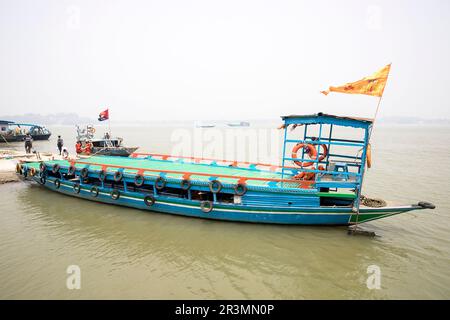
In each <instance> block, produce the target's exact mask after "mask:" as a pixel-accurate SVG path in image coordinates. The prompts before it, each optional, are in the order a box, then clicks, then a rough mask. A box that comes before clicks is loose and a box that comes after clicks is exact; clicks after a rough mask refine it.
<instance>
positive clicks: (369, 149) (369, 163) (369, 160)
mask: <svg viewBox="0 0 450 320" xmlns="http://www.w3.org/2000/svg"><path fill="white" fill-rule="evenodd" d="M366 162H367V168H370V167H372V147H371V146H370V143H369V144H368V145H367V149H366Z"/></svg>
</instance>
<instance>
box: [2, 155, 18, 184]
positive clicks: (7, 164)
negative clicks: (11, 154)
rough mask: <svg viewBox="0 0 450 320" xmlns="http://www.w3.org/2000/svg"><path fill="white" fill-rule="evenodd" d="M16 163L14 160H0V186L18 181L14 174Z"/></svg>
mask: <svg viewBox="0 0 450 320" xmlns="http://www.w3.org/2000/svg"><path fill="white" fill-rule="evenodd" d="M16 163H17V162H15V161H14V160H7V159H2V160H0V184H4V183H8V182H15V181H19V177H18V176H17V174H16V172H15V170H16Z"/></svg>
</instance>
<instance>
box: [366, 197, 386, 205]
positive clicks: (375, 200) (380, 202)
mask: <svg viewBox="0 0 450 320" xmlns="http://www.w3.org/2000/svg"><path fill="white" fill-rule="evenodd" d="M361 203H362V204H363V205H365V206H366V207H371V208H381V207H385V206H386V205H387V203H386V201H384V200H383V199H378V198H368V197H366V196H361Z"/></svg>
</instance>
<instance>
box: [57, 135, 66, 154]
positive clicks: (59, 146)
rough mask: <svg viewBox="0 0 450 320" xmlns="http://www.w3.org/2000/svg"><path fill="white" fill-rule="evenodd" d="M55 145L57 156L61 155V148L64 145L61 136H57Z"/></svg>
mask: <svg viewBox="0 0 450 320" xmlns="http://www.w3.org/2000/svg"><path fill="white" fill-rule="evenodd" d="M56 145H57V146H58V150H59V155H61V151H62V147H63V145H64V141H63V139H62V138H61V136H58V142H57V143H56Z"/></svg>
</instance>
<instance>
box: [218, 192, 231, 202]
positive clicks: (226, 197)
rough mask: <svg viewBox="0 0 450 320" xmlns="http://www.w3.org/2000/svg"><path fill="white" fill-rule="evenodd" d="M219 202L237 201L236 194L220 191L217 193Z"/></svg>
mask: <svg viewBox="0 0 450 320" xmlns="http://www.w3.org/2000/svg"><path fill="white" fill-rule="evenodd" d="M216 197H217V202H222V203H235V199H234V194H231V193H218V194H217V195H216Z"/></svg>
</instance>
